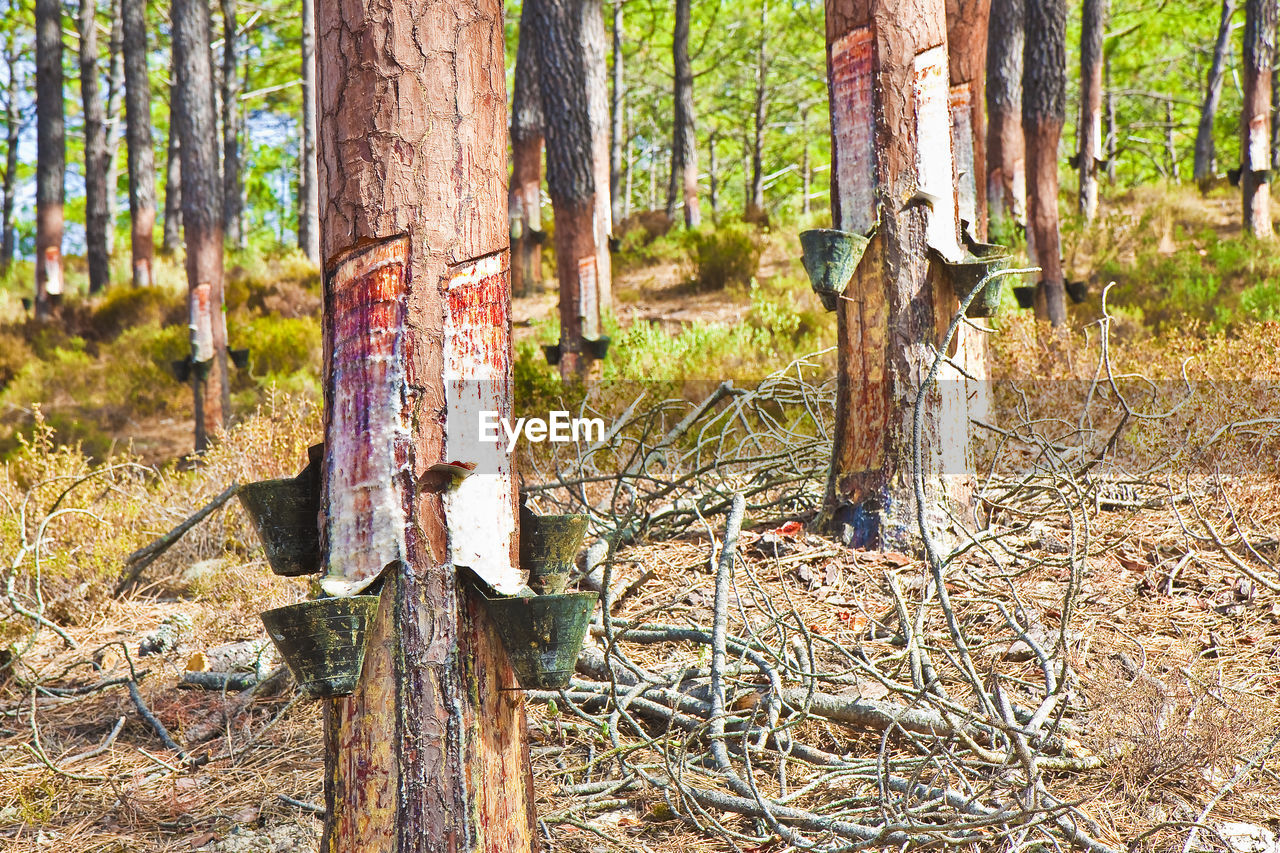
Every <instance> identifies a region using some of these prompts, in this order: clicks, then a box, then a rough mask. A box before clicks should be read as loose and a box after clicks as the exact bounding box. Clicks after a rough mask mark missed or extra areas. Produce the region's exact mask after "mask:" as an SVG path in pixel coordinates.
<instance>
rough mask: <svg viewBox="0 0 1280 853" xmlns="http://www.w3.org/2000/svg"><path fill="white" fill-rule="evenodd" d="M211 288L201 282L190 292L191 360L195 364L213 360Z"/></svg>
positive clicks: (206, 283)
mask: <svg viewBox="0 0 1280 853" xmlns="http://www.w3.org/2000/svg"><path fill="white" fill-rule="evenodd" d="M210 293H211V288H210V287H209V283H208V282H201V283H200V284H198V285H196V287H195V289H194V290H192V291H191V360H192V361H194V362H196V363H197V364H198V363H200V362H202V361H208V360H209V359H211V358H213V313H212V311H211V310H210V306H209V301H210V298H211V297H210Z"/></svg>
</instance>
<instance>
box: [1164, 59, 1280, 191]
mask: <svg viewBox="0 0 1280 853" xmlns="http://www.w3.org/2000/svg"><path fill="white" fill-rule="evenodd" d="M1277 114H1280V63H1276V62H1275V61H1274V60H1273V64H1272V66H1271V169H1272V171H1274V170H1275V169H1276V168H1278V167H1280V121H1277V120H1276V116H1277ZM1169 138H1170V140H1172V139H1173V128H1172V127H1170V129H1169Z"/></svg>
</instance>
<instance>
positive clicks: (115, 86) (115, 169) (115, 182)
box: [107, 0, 124, 256]
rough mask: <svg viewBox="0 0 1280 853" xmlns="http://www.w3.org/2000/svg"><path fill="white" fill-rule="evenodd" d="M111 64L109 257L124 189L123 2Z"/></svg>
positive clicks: (115, 15) (114, 14) (116, 8)
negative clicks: (120, 191) (118, 193)
mask: <svg viewBox="0 0 1280 853" xmlns="http://www.w3.org/2000/svg"><path fill="white" fill-rule="evenodd" d="M108 45H109V46H108V48H107V55H108V57H109V59H108V61H107V64H108V65H109V66H110V71H109V73H108V74H107V255H108V256H110V255H111V254H113V253H114V252H115V244H116V191H117V190H118V189H119V186H120V156H119V155H120V136H121V133H120V127H121V122H120V119H121V111H120V104H121V102H122V101H123V100H124V50H123V46H124V31H123V28H122V26H121V22H120V0H112V2H111V40H110V42H109V43H108Z"/></svg>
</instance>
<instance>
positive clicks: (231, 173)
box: [222, 0, 244, 248]
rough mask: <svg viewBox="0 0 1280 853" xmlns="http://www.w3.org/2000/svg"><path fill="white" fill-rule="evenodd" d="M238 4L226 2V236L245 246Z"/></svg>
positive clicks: (223, 41) (229, 239)
mask: <svg viewBox="0 0 1280 853" xmlns="http://www.w3.org/2000/svg"><path fill="white" fill-rule="evenodd" d="M236 29H237V28H236V0H222V232H223V238H224V239H225V240H226V241H227V244H228V245H230V246H234V247H237V248H239V247H241V246H243V245H244V227H243V221H242V218H243V217H242V214H243V210H242V204H241V198H240V196H241V194H240V74H239V70H240V69H239V63H238V62H237V61H236V56H237V54H236V44H237V43H238V42H239V39H238V38H237V33H236Z"/></svg>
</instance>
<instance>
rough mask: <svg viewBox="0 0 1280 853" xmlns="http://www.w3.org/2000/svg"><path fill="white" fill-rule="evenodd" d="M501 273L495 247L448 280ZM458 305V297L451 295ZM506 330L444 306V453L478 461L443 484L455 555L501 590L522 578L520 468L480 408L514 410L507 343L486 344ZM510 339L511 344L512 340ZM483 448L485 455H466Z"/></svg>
mask: <svg viewBox="0 0 1280 853" xmlns="http://www.w3.org/2000/svg"><path fill="white" fill-rule="evenodd" d="M502 274H503V264H502V257H501V256H500V255H490V256H488V257H485V258H481V259H480V260H478V261H475V262H473V263H469V264H464V265H462V266H461V267H458V268H457V269H456V270H454V272H453V274H452V275H451V277H450V279H449V282H448V292H449V293H450V294H453V293H455V292H457V291H459V290H462V289H464V288H468V287H477V286H479V285H480V284H481V282H483V281H484V280H485V279H487V278H490V277H491V276H500V275H502ZM447 302H448V304H450V305H452V300H447ZM506 340H507V338H506V335H505V334H502V335H495V334H494V333H493V330H492V329H490V328H477V327H476V326H475V323H474V321H473V320H472V318H469V317H467V316H465V314H464V315H461V316H455V315H454V312H453V311H452V310H449V311H447V312H446V315H445V323H444V351H445V358H444V387H445V404H446V406H447V410H446V419H445V458H446V460H448V461H451V462H452V461H457V462H474V463H476V473H475V474H473V475H471V476H470V477H467V478H465V479H463V480H462V481H461V482H460V483H459V484H458V485H457V487H456V488H453V489H450V490H448V491H447V492H445V496H444V511H445V520H446V523H447V524H448V528H449V547H450V559H451V560H452V561H453V564H454V565H455V566H466V567H468V568H470V569H471V570H472V571H473V572H475V573H476V574H477V575H479V576H480V577H481V578H483V579H484V581H485V582H486V583H488V584H489V585H490V586H492V587H493V588H494V589H495V590H497V591H498V592H500V593H503V594H505V595H514V594H515V593H517V592H519V591H520V588H521V587H523V586H524V577H523V575H522V573H521V572H520V570H519V569H518V568H517V567H515V566H513V565H512V564H511V543H512V540H513V539H514V537H515V531H516V520H515V516H514V513H513V511H512V501H511V494H512V491H513V489H514V486H515V476H514V471H513V465H512V461H511V456H510V455H509V454H508V453H506V451H505V448H504V446H503V445H502V444H501V443H500V442H493V443H489V442H481V441H480V440H479V438H480V437H479V434H478V427H477V425H478V424H479V418H480V413H481V412H495V411H496V412H498V413H499V416H500V417H506V418H510V417H511V402H510V393H509V391H510V388H509V384H510V377H509V375H508V374H507V370H506V368H507V365H509V364H510V358H511V357H510V352H509V350H507V351H503V352H491V351H488V349H487V348H488V347H490V346H492V345H493V344H494V343H495V342H497V341H502V342H505V341H506ZM508 346H509V345H508ZM481 454H482V455H483V458H468V457H475V456H478V455H481Z"/></svg>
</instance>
